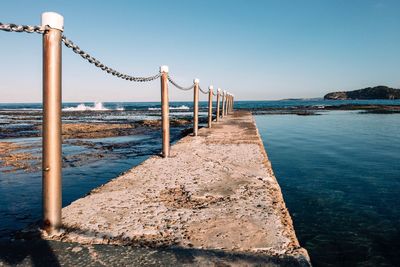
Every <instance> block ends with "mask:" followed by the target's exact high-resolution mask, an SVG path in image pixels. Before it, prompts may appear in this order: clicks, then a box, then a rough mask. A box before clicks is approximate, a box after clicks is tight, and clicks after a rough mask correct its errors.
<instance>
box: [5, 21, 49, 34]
mask: <svg viewBox="0 0 400 267" xmlns="http://www.w3.org/2000/svg"><path fill="white" fill-rule="evenodd" d="M0 30H2V31H6V32H27V33H43V32H44V29H43V28H42V27H41V26H37V25H34V26H31V25H17V24H13V23H9V24H6V23H1V22H0Z"/></svg>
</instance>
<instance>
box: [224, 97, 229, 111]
mask: <svg viewBox="0 0 400 267" xmlns="http://www.w3.org/2000/svg"><path fill="white" fill-rule="evenodd" d="M225 114H226V116H228V115H229V93H226V109H225Z"/></svg>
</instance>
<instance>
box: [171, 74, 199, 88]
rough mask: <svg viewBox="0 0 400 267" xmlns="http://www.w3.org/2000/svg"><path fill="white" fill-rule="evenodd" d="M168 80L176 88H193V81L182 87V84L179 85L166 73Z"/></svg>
mask: <svg viewBox="0 0 400 267" xmlns="http://www.w3.org/2000/svg"><path fill="white" fill-rule="evenodd" d="M168 81H169V82H170V83H171V84H172V85H173V86H175V87H176V88H178V89H180V90H183V91H189V90H192V89H193V88H194V83H193V84H192V85H191V86H187V87H184V86H181V85H179V84H178V83H176V82H175V81H174V80H172V78H171V76H170V75H168Z"/></svg>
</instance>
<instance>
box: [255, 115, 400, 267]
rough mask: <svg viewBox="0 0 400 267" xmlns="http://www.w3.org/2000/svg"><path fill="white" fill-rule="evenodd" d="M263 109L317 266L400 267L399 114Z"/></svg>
mask: <svg viewBox="0 0 400 267" xmlns="http://www.w3.org/2000/svg"><path fill="white" fill-rule="evenodd" d="M322 114H323V115H320V116H296V115H263V116H256V121H257V125H258V128H259V130H260V133H261V135H262V138H263V141H264V144H265V147H266V150H267V152H268V155H269V158H270V160H271V162H272V166H273V169H274V172H275V175H276V177H277V179H278V182H279V184H280V186H281V188H282V192H283V195H284V198H285V201H286V204H287V207H288V209H289V211H290V213H291V215H292V218H293V221H294V226H295V229H296V233H297V235H298V238H299V240H300V243H301V245H302V246H304V247H305V248H307V249H308V251H309V253H310V256H311V259H312V261H313V264H314V266H400V197H399V194H400V142H399V138H400V114H386V115H380V114H367V113H364V114H360V113H359V112H353V111H332V112H324V113H322Z"/></svg>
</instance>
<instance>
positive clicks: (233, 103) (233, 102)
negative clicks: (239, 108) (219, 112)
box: [232, 95, 235, 112]
mask: <svg viewBox="0 0 400 267" xmlns="http://www.w3.org/2000/svg"><path fill="white" fill-rule="evenodd" d="M234 105H235V96H234V95H232V112H233V107H234Z"/></svg>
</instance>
